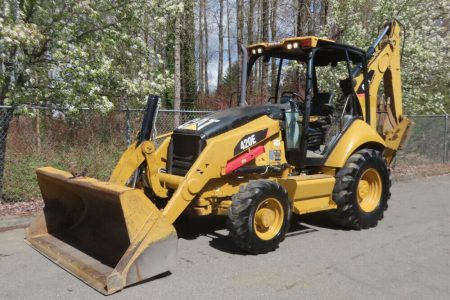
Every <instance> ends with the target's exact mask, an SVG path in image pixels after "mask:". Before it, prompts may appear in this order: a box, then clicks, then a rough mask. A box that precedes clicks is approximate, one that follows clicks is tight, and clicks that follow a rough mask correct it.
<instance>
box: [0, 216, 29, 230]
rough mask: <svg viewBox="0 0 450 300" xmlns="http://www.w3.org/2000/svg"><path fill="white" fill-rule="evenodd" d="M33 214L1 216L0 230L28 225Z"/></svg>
mask: <svg viewBox="0 0 450 300" xmlns="http://www.w3.org/2000/svg"><path fill="white" fill-rule="evenodd" d="M33 218H34V216H33V215H27V216H1V217H0V232H5V231H9V230H13V229H18V228H26V227H28V225H30V223H31V220H32V219H33Z"/></svg>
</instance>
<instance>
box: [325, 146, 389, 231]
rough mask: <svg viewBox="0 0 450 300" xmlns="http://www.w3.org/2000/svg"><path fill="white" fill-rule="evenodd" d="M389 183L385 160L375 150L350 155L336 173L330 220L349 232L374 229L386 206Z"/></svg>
mask: <svg viewBox="0 0 450 300" xmlns="http://www.w3.org/2000/svg"><path fill="white" fill-rule="evenodd" d="M390 187H391V180H390V170H389V167H388V166H387V163H386V160H385V159H384V158H383V156H382V155H381V153H380V152H379V151H376V150H373V149H362V150H359V151H358V152H356V153H355V154H353V155H352V156H350V158H349V159H348V161H347V163H346V164H345V166H344V168H342V169H340V170H339V171H338V173H337V174H336V185H335V187H334V190H333V199H334V201H335V202H336V204H337V206H338V207H337V209H336V210H333V211H330V215H331V217H332V219H333V220H334V221H335V222H336V223H338V224H339V225H341V226H344V227H347V228H352V229H366V228H370V227H375V226H376V225H377V224H378V221H379V220H381V219H382V218H383V214H384V211H385V210H386V209H387V207H388V200H389V198H390V196H391V193H390Z"/></svg>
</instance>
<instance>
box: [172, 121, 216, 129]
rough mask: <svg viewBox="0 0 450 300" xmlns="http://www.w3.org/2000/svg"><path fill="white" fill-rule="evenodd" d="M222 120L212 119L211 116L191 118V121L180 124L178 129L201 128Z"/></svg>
mask: <svg viewBox="0 0 450 300" xmlns="http://www.w3.org/2000/svg"><path fill="white" fill-rule="evenodd" d="M218 122H220V120H216V119H210V118H203V119H200V118H197V119H194V120H191V121H189V122H186V123H184V124H183V125H181V126H179V127H178V128H177V129H184V130H193V131H197V130H201V129H203V128H205V127H207V126H209V125H211V124H214V123H218Z"/></svg>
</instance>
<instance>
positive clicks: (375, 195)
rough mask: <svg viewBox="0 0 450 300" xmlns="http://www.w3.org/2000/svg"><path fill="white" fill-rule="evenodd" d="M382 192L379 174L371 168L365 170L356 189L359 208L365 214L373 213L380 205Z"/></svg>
mask: <svg viewBox="0 0 450 300" xmlns="http://www.w3.org/2000/svg"><path fill="white" fill-rule="evenodd" d="M382 191H383V185H382V181H381V176H380V173H378V171H377V170H376V169H373V168H369V169H367V170H365V171H364V173H363V174H362V175H361V178H360V179H359V182H358V187H357V189H356V196H357V199H358V204H359V207H360V208H361V209H362V210H363V211H364V212H367V213H370V212H372V211H374V210H375V209H376V208H377V207H378V205H379V204H380V200H381V194H382Z"/></svg>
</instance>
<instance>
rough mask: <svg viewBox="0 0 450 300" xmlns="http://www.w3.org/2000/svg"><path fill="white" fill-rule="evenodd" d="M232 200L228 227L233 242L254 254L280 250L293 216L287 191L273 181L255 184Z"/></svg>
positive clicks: (252, 183)
mask: <svg viewBox="0 0 450 300" xmlns="http://www.w3.org/2000/svg"><path fill="white" fill-rule="evenodd" d="M232 200H233V202H232V205H231V207H230V208H229V209H228V222H227V226H228V229H229V231H230V238H231V239H232V240H233V242H234V243H235V244H236V245H237V246H238V247H240V248H241V249H243V250H245V251H247V252H250V253H253V254H261V253H267V252H270V251H273V250H275V249H276V248H278V245H279V244H280V243H281V242H282V241H283V240H284V238H285V235H286V232H287V231H288V229H289V222H290V220H291V215H292V208H291V204H290V202H289V199H288V196H287V193H286V191H285V190H284V188H283V187H282V186H280V185H279V184H277V183H275V182H273V181H270V180H252V181H250V182H249V183H248V184H247V185H246V186H245V187H241V189H240V191H239V193H237V194H236V195H234V196H233V199H232Z"/></svg>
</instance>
